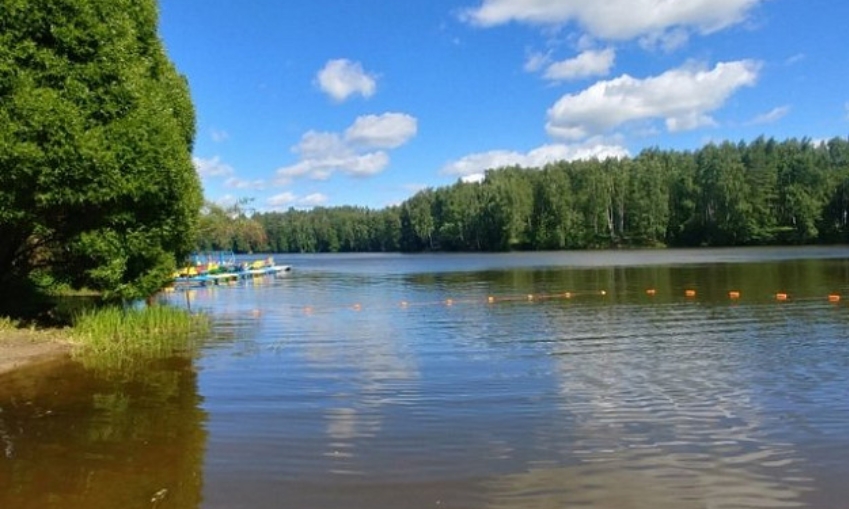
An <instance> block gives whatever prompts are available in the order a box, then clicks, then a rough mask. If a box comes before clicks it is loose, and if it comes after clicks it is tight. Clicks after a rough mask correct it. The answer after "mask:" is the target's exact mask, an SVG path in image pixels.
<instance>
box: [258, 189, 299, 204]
mask: <svg viewBox="0 0 849 509" xmlns="http://www.w3.org/2000/svg"><path fill="white" fill-rule="evenodd" d="M297 199H298V197H297V196H296V195H295V193H293V192H291V191H286V192H285V193H280V194H275V195H274V196H272V197H271V198H269V199H267V200H265V202H266V203H267V204H269V205H271V206H272V207H274V208H280V207H285V206H286V205H291V204H293V203H295V201H296V200H297Z"/></svg>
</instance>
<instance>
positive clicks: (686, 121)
mask: <svg viewBox="0 0 849 509" xmlns="http://www.w3.org/2000/svg"><path fill="white" fill-rule="evenodd" d="M759 70H760V64H759V63H757V62H753V61H750V60H741V61H736V62H722V63H719V64H717V65H716V66H715V67H714V68H713V69H710V70H706V69H704V68H694V67H692V66H685V67H682V68H678V69H673V70H670V71H667V72H665V73H663V74H661V75H658V76H653V77H649V78H646V79H636V78H633V77H631V76H629V75H627V74H625V75H622V76H620V77H618V78H615V79H612V80H609V81H600V82H598V83H596V84H594V85H592V86H591V87H589V88H587V89H585V90H583V91H582V92H579V93H576V94H567V95H564V96H563V97H561V98H560V100H558V101H557V102H556V103H555V104H554V105H553V106H552V107H551V108H549V110H548V122H547V124H546V129H547V131H548V132H549V134H550V135H552V136H555V137H558V138H562V139H567V140H580V139H585V138H587V137H590V136H593V135H599V134H603V133H605V132H607V131H609V130H610V129H612V128H614V127H618V126H620V125H622V124H624V123H626V122H630V121H635V120H648V119H654V118H663V119H664V120H665V122H666V128H667V129H668V130H669V131H673V132H675V131H684V130H691V129H695V128H698V127H702V126H707V125H714V124H715V122H714V120H713V118H711V117H710V115H709V113H710V112H712V111H714V110H716V109H718V108H720V107H721V106H722V105H723V104H724V103H725V101H726V100H727V99H728V98H729V97H730V96H731V95H732V94H733V93H734V92H736V91H737V90H738V89H739V88H740V87H743V86H751V85H753V84H754V83H755V81H756V80H757V77H758V72H759Z"/></svg>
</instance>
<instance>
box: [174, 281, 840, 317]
mask: <svg viewBox="0 0 849 509" xmlns="http://www.w3.org/2000/svg"><path fill="white" fill-rule="evenodd" d="M207 290H212V288H207ZM195 291H196V290H188V291H187V294H186V298H187V299H190V298H191V297H190V295H191V294H192V293H194V292H195ZM607 295H608V292H607V291H606V290H595V291H584V292H574V291H568V292H556V293H527V294H516V295H486V296H483V297H482V296H477V297H474V298H462V299H457V298H453V297H447V298H445V299H442V300H431V301H408V300H401V301H397V302H387V303H382V304H381V303H374V304H363V303H359V302H354V303H350V304H346V305H330V306H321V307H317V306H314V305H305V306H300V305H296V304H290V305H288V306H287V307H289V308H290V309H292V310H294V311H301V312H303V314H305V315H313V314H316V313H317V311H319V310H320V311H322V312H327V311H340V310H350V311H354V312H360V311H365V310H367V309H368V310H376V309H401V310H409V309H414V308H423V307H445V308H451V307H455V306H469V305H485V306H492V305H497V304H504V303H537V302H545V301H557V300H562V301H568V300H572V299H583V300H586V299H588V298H596V299H603V298H604V297H606V296H607ZM660 295H661V293H660V292H658V290H657V289H656V288H647V289H645V298H644V299H643V301H642V302H650V301H652V300H655V299H657V298H658V297H659V296H660ZM664 295H666V297H667V298H669V297H672V298H674V297H676V296H679V297H682V298H683V301H684V302H698V296H699V293H698V291H697V290H696V289H694V288H686V289H684V290H683V291H682V293H680V294H679V293H675V294H672V293H669V294H664ZM726 295H727V298H728V300H729V302H732V303H737V302H739V301H741V300H744V299H743V292H741V291H740V290H729V291H728V292H727V294H726ZM617 297H620V298H621V297H623V295H617ZM841 300H842V296H841V295H840V294H839V293H829V294H827V295H826V296H825V298H822V300H820V298H810V297H793V296H791V294H789V293H787V292H784V291H782V292H776V293H774V294H764V293H758V294H757V295H756V296H755V298H754V299H753V300H751V301H750V302H758V303H761V304H763V303H765V302H769V301H773V302H777V303H788V302H803V301H804V302H815V301H820V302H827V303H830V304H840V302H841ZM667 302H668V301H667ZM712 302H718V301H717V300H714V301H712ZM251 315H252V316H254V317H258V316H260V315H261V312H260V311H259V310H253V311H252V312H251Z"/></svg>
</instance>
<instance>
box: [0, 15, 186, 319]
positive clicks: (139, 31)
mask: <svg viewBox="0 0 849 509" xmlns="http://www.w3.org/2000/svg"><path fill="white" fill-rule="evenodd" d="M156 23H157V10H156V3H155V1H154V0H138V1H137V0H31V1H23V0H3V2H2V6H0V96H2V97H3V101H2V102H0V238H2V239H3V240H4V241H3V243H2V245H0V280H2V281H0V283H7V282H8V281H12V280H17V281H22V280H25V279H26V278H27V277H28V276H29V274H30V273H31V272H32V271H33V270H34V269H43V270H48V271H50V272H51V273H52V274H53V275H54V276H55V277H56V279H58V280H63V281H67V282H69V283H71V284H73V285H74V286H77V287H80V286H86V287H89V288H91V289H94V290H99V291H102V292H104V293H105V294H106V296H107V297H113V298H122V299H126V298H137V297H143V296H146V295H149V294H151V293H152V292H154V291H156V290H157V289H159V288H161V286H162V285H163V284H164V283H165V282H166V281H167V280H168V276H169V274H170V272H171V269H173V267H174V266H175V263H176V260H177V259H180V258H182V257H183V256H184V255H185V254H186V253H188V252H189V251H190V250H191V249H192V247H193V244H194V238H195V228H196V221H197V212H198V209H199V208H200V204H201V188H200V182H199V180H198V177H197V174H196V172H195V170H194V168H193V165H192V162H191V148H192V140H193V138H194V110H193V107H192V103H191V99H190V97H189V91H188V86H187V84H186V81H185V79H184V78H183V77H182V76H180V75H179V74H178V73H177V71H176V70H175V69H174V67H173V65H172V64H171V63H170V62H169V60H168V58H167V56H166V55H165V51H164V49H163V47H162V44H161V42H160V41H159V39H158V35H157V28H156ZM2 304H3V303H0V306H2Z"/></svg>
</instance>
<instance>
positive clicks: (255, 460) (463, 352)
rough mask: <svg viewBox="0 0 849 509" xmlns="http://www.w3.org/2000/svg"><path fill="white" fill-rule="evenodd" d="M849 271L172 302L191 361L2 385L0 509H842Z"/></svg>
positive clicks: (485, 265)
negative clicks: (201, 333)
mask: <svg viewBox="0 0 849 509" xmlns="http://www.w3.org/2000/svg"><path fill="white" fill-rule="evenodd" d="M847 254H849V250H845V249H833V248H832V249H804V250H795V249H794V250H763V249H757V250H712V251H699V250H696V251H662V252H649V253H645V252H638V253H617V252H604V253H569V254H546V253H543V254H532V255H495V256H466V255H459V256H449V255H443V256H418V257H409V256H398V255H380V256H378V255H368V256H334V257H327V256H325V257H312V256H303V257H293V258H290V259H286V262H290V263H292V264H293V265H294V266H295V270H294V272H292V273H291V274H289V275H287V276H285V277H282V278H276V279H265V280H258V281H257V282H255V283H253V284H241V285H237V286H233V287H224V288H210V289H199V290H194V291H191V292H178V293H175V294H173V295H170V296H169V297H167V299H168V300H169V301H171V302H172V303H174V304H176V305H182V306H190V307H191V308H192V309H193V310H203V311H206V312H208V313H210V314H211V315H212V316H213V318H214V321H215V324H214V327H213V331H212V333H211V334H210V337H208V338H205V343H204V345H205V346H204V348H203V349H202V351H201V352H200V353H199V354H198V355H197V356H196V357H195V358H191V359H186V358H174V359H162V360H160V361H156V362H153V363H150V364H144V365H141V366H136V367H134V368H133V369H129V370H127V369H125V370H122V371H121V372H119V373H116V372H110V371H108V370H91V369H87V368H84V367H82V366H81V365H79V364H75V363H69V364H63V365H60V366H53V367H51V368H48V369H45V370H44V371H42V372H41V373H38V374H37V375H36V376H33V375H32V374H27V373H24V372H21V373H16V374H15V375H13V376H9V377H4V378H2V379H0V409H2V411H0V507H175V508H195V507H203V508H239V507H245V508H264V507H269V508H270V507H293V508H335V507H338V508H381V507H385V508H398V507H405V508H407V507H409V508H419V507H421V508H425V507H455V508H500V509H501V508H503V509H513V508H548V507H598V508H643V507H645V508H684V509H686V508H691V507H692V508H704V507H714V508H724V507H727V508H746V507H752V508H754V507H809V508H833V507H842V506H844V505H845V502H846V500H849V485H847V483H846V482H845V479H847V478H849V396H847V395H849V303H847V302H846V300H841V301H839V302H829V299H828V296H829V295H830V294H834V295H837V294H840V295H842V296H844V297H843V298H844V299H847V300H849V261H847V256H846V255H847ZM647 290H653V292H647ZM687 290H691V292H690V293H691V294H694V295H691V296H687ZM730 291H735V292H739V297H737V298H731V297H730V296H729V292H730ZM779 293H781V294H786V296H787V298H786V300H778V299H777V297H776V295H777V294H779Z"/></svg>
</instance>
